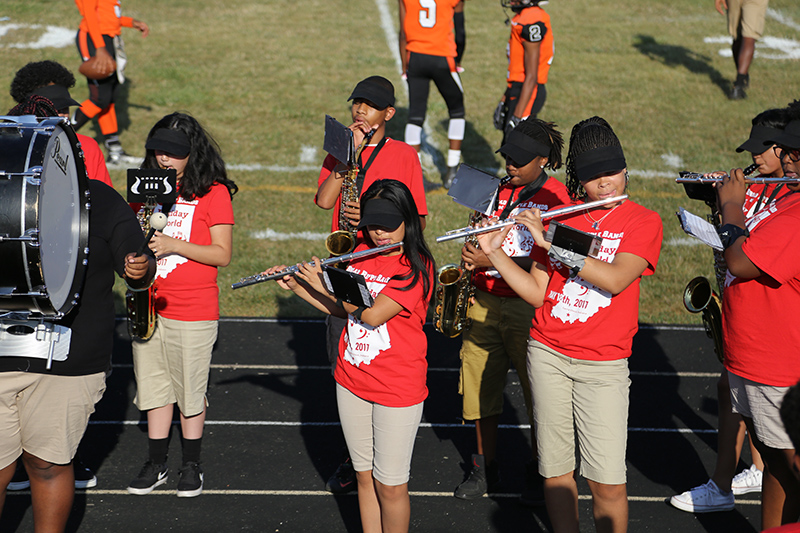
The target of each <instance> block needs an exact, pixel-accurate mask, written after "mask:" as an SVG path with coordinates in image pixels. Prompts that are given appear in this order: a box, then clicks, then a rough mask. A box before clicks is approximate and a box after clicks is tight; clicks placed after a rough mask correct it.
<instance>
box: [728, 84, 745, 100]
mask: <svg viewBox="0 0 800 533" xmlns="http://www.w3.org/2000/svg"><path fill="white" fill-rule="evenodd" d="M728 98H730V99H731V100H744V99H745V98H747V93H745V92H744V86H743V85H734V86H733V89H732V90H731V94H729V95H728Z"/></svg>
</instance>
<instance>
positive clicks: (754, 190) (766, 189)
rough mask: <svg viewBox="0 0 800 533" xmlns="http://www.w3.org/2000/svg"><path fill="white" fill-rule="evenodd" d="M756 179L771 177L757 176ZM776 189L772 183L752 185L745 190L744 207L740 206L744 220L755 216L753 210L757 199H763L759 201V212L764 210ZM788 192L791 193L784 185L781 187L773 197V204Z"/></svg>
mask: <svg viewBox="0 0 800 533" xmlns="http://www.w3.org/2000/svg"><path fill="white" fill-rule="evenodd" d="M758 177H759V178H768V177H771V176H764V175H761V176H758ZM777 187H779V185H776V184H774V183H772V184H765V183H754V184H753V185H751V186H750V187H748V188H747V192H745V196H744V205H743V206H742V211H744V216H745V217H746V218H750V217H752V216H753V215H754V214H755V211H754V209H755V207H756V203H758V199H759V198H763V199H762V200H761V203H760V205H759V211H760V210H761V209H764V207H766V206H765V204H766V203H767V200H769V198H770V196H772V194H773V193H774V191H775V189H776V188H777ZM790 192H791V191H790V190H789V188H788V187H786V186H785V185H783V186H781V188H780V190H779V191H778V193H777V194H776V195H775V197H774V198H773V199H772V201H773V202H775V201H777V200H779V199H780V198H783V197H784V196H786V195H787V194H789V193H790Z"/></svg>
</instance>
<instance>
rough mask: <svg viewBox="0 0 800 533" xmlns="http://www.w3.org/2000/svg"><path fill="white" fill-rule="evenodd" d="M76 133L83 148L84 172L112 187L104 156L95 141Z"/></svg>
mask: <svg viewBox="0 0 800 533" xmlns="http://www.w3.org/2000/svg"><path fill="white" fill-rule="evenodd" d="M77 135H78V140H79V141H80V143H81V149H82V150H83V158H84V160H85V162H86V174H87V175H88V176H89V178H90V179H93V180H98V181H102V182H103V183H105V184H106V185H108V186H109V187H112V188H113V187H114V184H113V183H111V176H109V174H108V167H106V160H105V156H104V155H103V152H102V150H100V146H98V144H97V141H95V140H94V139H92V138H91V137H87V136H86V135H82V134H80V133H78V134H77Z"/></svg>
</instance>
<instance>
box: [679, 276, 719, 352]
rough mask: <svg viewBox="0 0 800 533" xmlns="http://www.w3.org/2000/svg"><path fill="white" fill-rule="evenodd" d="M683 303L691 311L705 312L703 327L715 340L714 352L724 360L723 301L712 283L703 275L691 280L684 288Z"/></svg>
mask: <svg viewBox="0 0 800 533" xmlns="http://www.w3.org/2000/svg"><path fill="white" fill-rule="evenodd" d="M683 305H684V306H685V307H686V310H687V311H689V312H690V313H703V327H704V328H705V330H706V335H708V337H709V338H710V339H711V340H713V341H714V353H716V354H717V359H719V362H720V363H722V362H724V359H725V351H724V346H723V343H722V301H721V300H720V298H719V296H717V294H716V293H715V292H714V290H713V289H712V288H711V283H710V282H709V281H708V279H706V278H705V277H703V276H698V277H696V278H694V279H693V280H691V281H690V282H689V283H688V284H687V285H686V288H685V289H684V290H683Z"/></svg>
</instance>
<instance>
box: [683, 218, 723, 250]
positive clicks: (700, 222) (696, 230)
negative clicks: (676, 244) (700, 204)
mask: <svg viewBox="0 0 800 533" xmlns="http://www.w3.org/2000/svg"><path fill="white" fill-rule="evenodd" d="M677 215H678V220H680V222H681V228H683V231H685V232H686V234H687V235H691V236H692V237H694V238H696V239H700V241H702V242H703V243H705V244H707V245H709V246H711V247H712V248H714V249H715V250H719V251H722V250H723V248H722V241H721V240H720V238H719V234H718V233H717V230H716V229H715V228H714V226H713V225H712V224H711V223H710V222H708V221H707V220H705V219H703V218H700V217H699V216H697V215H694V214H692V213H690V212H689V211H687V210H686V209H684V208H682V207H681V208H680V211H678V213H677Z"/></svg>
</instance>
